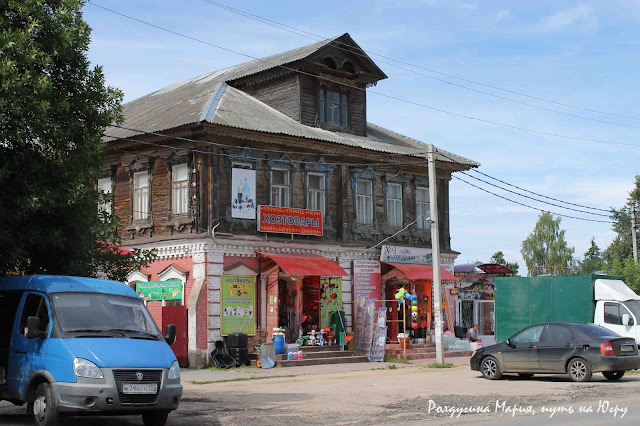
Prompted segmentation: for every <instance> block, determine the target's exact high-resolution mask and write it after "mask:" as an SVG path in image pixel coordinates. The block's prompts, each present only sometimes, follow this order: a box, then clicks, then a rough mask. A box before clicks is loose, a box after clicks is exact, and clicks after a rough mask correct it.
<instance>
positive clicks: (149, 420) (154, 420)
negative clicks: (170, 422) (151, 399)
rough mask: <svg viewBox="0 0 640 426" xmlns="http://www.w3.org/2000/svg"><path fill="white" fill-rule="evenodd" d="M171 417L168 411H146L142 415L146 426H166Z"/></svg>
mask: <svg viewBox="0 0 640 426" xmlns="http://www.w3.org/2000/svg"><path fill="white" fill-rule="evenodd" d="M167 417H169V412H168V411H146V412H144V413H142V422H143V423H144V426H164V424H165V423H166V422H167Z"/></svg>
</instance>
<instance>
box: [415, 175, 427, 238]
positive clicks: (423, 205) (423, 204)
mask: <svg viewBox="0 0 640 426" xmlns="http://www.w3.org/2000/svg"><path fill="white" fill-rule="evenodd" d="M422 190H423V191H425V192H426V201H418V191H422ZM429 209H430V204H429V188H428V187H426V186H418V187H416V218H417V217H418V216H420V215H422V217H421V218H419V219H418V220H417V222H416V227H417V228H418V229H429V228H431V222H430V221H429V218H430V216H431V214H430V210H429ZM421 210H422V211H421Z"/></svg>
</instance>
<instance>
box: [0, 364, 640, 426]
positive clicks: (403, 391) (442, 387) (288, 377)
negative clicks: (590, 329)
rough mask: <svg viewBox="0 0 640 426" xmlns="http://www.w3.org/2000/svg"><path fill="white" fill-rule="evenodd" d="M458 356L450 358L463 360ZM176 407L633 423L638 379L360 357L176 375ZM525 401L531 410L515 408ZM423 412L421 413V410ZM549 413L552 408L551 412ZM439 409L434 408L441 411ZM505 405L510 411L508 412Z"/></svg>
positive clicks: (312, 416)
mask: <svg viewBox="0 0 640 426" xmlns="http://www.w3.org/2000/svg"><path fill="white" fill-rule="evenodd" d="M464 361H465V360H464V359H463V360H460V361H459V362H464ZM182 381H183V385H184V387H185V392H184V398H183V401H182V403H181V405H180V408H179V409H178V410H177V411H176V412H174V413H172V414H171V415H170V417H169V422H168V425H184V424H189V425H190V426H199V425H210V424H224V425H244V424H257V425H271V424H280V425H296V426H297V425H299V424H311V425H313V424H339V423H343V424H344V423H348V424H397V423H401V422H402V423H408V424H416V425H417V424H424V423H425V422H430V423H432V422H433V423H436V424H451V423H454V422H455V423H460V422H462V423H481V424H487V425H488V424H496V423H498V424H514V423H515V424H525V425H527V424H540V423H545V422H546V423H553V424H567V425H568V424H576V423H578V422H579V423H586V424H608V425H610V424H621V425H623V424H631V423H634V424H638V422H639V421H640V404H639V403H638V402H637V401H636V400H634V399H632V398H630V395H631V396H632V395H637V394H638V392H640V375H628V376H625V377H624V378H623V380H621V381H620V382H608V381H607V380H605V379H604V378H603V377H602V375H599V374H597V375H594V378H593V380H592V381H591V382H589V383H572V382H570V381H568V379H567V378H565V377H563V376H535V377H534V378H532V379H521V378H519V377H517V376H507V377H506V378H505V380H499V381H489V380H485V379H483V378H482V377H481V376H480V375H479V374H478V373H477V372H472V371H469V367H468V365H459V366H457V367H455V368H453V369H445V370H434V369H430V368H427V367H426V366H425V365H406V364H398V365H396V366H395V367H391V366H390V365H388V364H385V363H373V364H372V363H362V364H349V365H339V366H318V367H296V368H277V369H271V370H256V369H249V368H244V369H239V370H232V371H210V370H197V371H192V370H191V371H184V372H183V375H182ZM604 400H606V401H608V402H609V404H610V405H609V408H614V407H615V405H616V404H618V408H619V410H620V409H622V408H625V409H626V410H627V411H626V413H625V414H624V417H621V415H622V412H621V411H618V412H617V415H616V416H614V415H613V412H611V411H609V412H608V413H597V412H594V413H590V414H584V413H582V414H581V413H577V412H574V413H573V414H566V413H565V414H562V413H557V414H555V415H554V416H553V417H552V418H551V419H549V414H550V412H546V413H542V410H543V407H547V409H551V408H553V407H564V409H565V410H566V409H568V407H572V409H573V410H574V411H578V410H579V407H580V406H593V407H594V411H597V408H598V406H599V405H598V404H599V401H604ZM529 406H531V407H532V410H534V411H536V415H535V416H532V413H527V412H525V409H526V408H527V407H529ZM436 407H449V408H448V409H449V410H456V409H457V410H462V409H464V408H465V407H471V408H473V407H481V408H484V407H487V408H486V412H485V413H481V414H477V413H470V414H469V413H468V414H461V415H460V416H459V417H457V416H454V417H453V418H451V417H450V412H447V411H443V412H440V413H438V412H437V409H436ZM430 408H431V409H430ZM556 409H557V408H556ZM443 410H444V409H443ZM514 411H515V414H516V415H515V416H512V415H511V414H512V412H514ZM23 413H24V408H21V407H13V406H11V405H10V404H7V403H6V402H0V424H9V425H30V424H31V421H30V418H29V417H28V416H26V415H25V414H23ZM88 421H89V420H88V418H86V417H74V418H65V419H63V420H62V421H61V425H67V426H68V425H73V426H79V425H86V424H87V422H88ZM90 423H91V424H92V426H103V425H104V426H106V425H110V426H111V425H124V426H133V425H136V426H139V425H142V420H141V418H140V417H139V416H136V417H124V416H120V417H92V418H91V420H90Z"/></svg>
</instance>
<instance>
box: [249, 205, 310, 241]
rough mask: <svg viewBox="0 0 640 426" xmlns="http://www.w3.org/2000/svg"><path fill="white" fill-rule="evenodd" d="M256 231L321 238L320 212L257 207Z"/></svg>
mask: <svg viewBox="0 0 640 426" xmlns="http://www.w3.org/2000/svg"><path fill="white" fill-rule="evenodd" d="M258 231H259V232H276V233H280V234H300V235H319V236H321V235H322V212H321V211H320V210H305V209H293V208H289V207H274V206H258Z"/></svg>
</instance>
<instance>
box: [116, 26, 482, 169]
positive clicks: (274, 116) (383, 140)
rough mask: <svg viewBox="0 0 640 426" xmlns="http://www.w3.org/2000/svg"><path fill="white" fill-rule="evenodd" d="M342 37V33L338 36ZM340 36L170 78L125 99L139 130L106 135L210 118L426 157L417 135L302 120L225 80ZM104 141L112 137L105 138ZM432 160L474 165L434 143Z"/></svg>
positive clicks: (128, 118)
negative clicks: (336, 128) (358, 131)
mask: <svg viewBox="0 0 640 426" xmlns="http://www.w3.org/2000/svg"><path fill="white" fill-rule="evenodd" d="M341 37H342V36H341ZM337 38H339V37H334V38H331V39H328V40H324V41H322V42H318V43H315V44H311V45H309V46H304V47H301V48H298V49H294V50H291V51H288V52H284V53H280V54H277V55H273V56H269V57H267V58H264V59H263V60H256V61H251V62H247V63H245V64H241V65H237V66H235V67H231V68H227V69H224V70H220V71H215V72H212V73H208V74H205V75H202V76H199V77H195V78H192V79H189V80H185V81H182V82H179V83H175V84H172V85H170V86H168V87H166V88H164V89H161V90H158V91H156V92H153V93H151V94H149V95H146V96H143V97H141V98H138V99H136V100H134V101H131V102H129V103H127V104H125V105H123V113H124V117H125V121H124V123H123V126H124V127H128V128H131V129H139V130H141V131H133V130H126V129H121V128H109V129H108V130H107V132H106V135H108V136H110V137H116V138H129V137H132V136H137V135H140V134H143V132H142V131H147V132H160V131H163V130H169V129H173V128H177V127H181V126H185V125H189V124H195V123H200V122H208V123H211V124H217V125H221V126H226V127H231V128H237V129H243V130H250V131H256V132H264V133H270V134H277V135H286V136H295V137H300V138H306V139H313V140H319V141H325V142H332V143H337V144H341V145H346V146H351V147H355V148H362V149H367V150H371V151H378V152H384V153H390V154H398V155H411V156H418V157H424V158H426V150H427V146H426V145H425V144H424V143H422V142H419V141H417V140H415V139H412V138H409V137H407V136H403V135H401V134H398V133H395V132H393V131H391V130H388V129H385V128H382V127H380V126H376V125H374V124H371V123H367V136H357V135H352V134H349V133H340V132H333V131H328V130H324V129H321V128H318V127H311V126H306V125H304V124H301V123H299V122H297V121H295V120H293V119H291V118H289V117H288V116H286V115H284V114H282V113H281V112H279V111H277V110H276V109H274V108H272V107H271V106H269V105H267V104H265V103H263V102H261V101H259V100H258V99H256V98H254V97H253V96H251V95H249V94H247V93H245V92H242V91H240V90H238V89H236V88H233V87H231V86H228V85H227V84H226V82H227V81H231V80H235V79H238V78H241V77H246V76H249V75H252V74H256V73H258V72H261V71H265V70H268V69H270V68H274V67H276V66H279V65H282V64H287V63H291V62H295V61H298V60H301V59H304V58H305V57H307V56H309V55H311V54H312V53H314V52H316V51H317V50H318V49H320V48H321V47H323V46H325V45H327V44H329V43H331V42H332V41H334V40H336V39H337ZM106 140H107V141H109V140H111V138H107V139H106ZM438 151H439V152H440V153H441V155H438V154H436V160H438V161H444V162H449V163H459V164H461V165H464V166H466V167H477V166H479V163H476V162H474V161H472V160H469V159H467V158H464V157H461V156H458V155H455V154H452V153H448V152H447V151H443V150H441V149H438Z"/></svg>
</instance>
